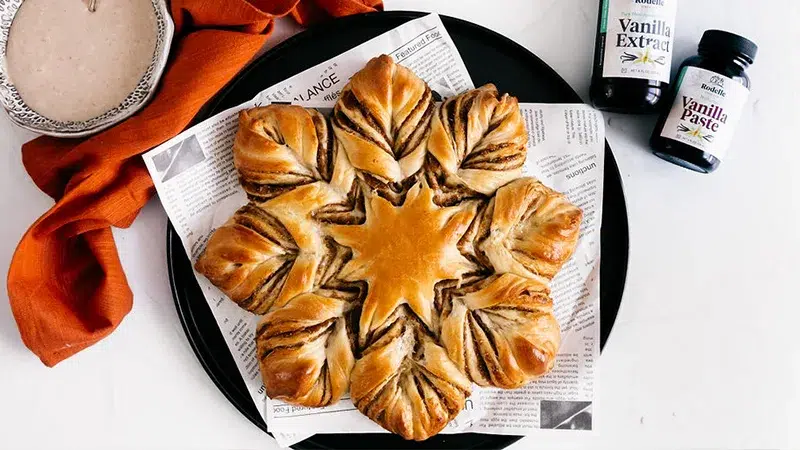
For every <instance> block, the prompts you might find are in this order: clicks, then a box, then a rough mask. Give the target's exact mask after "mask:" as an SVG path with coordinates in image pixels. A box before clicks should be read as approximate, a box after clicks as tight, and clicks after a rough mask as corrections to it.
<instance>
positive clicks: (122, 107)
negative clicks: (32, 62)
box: [0, 0, 175, 138]
mask: <svg viewBox="0 0 800 450" xmlns="http://www.w3.org/2000/svg"><path fill="white" fill-rule="evenodd" d="M24 2H25V0H0V102H2V104H3V108H4V109H5V111H6V113H7V115H8V117H9V119H10V120H11V121H12V122H13V123H15V124H16V125H17V126H20V127H22V128H25V129H27V130H30V131H34V132H37V133H41V134H44V135H48V136H54V137H64V138H78V137H85V136H89V135H92V134H95V133H98V132H100V131H103V130H105V129H108V128H110V127H112V126H114V125H117V124H118V123H120V122H122V121H123V120H125V119H127V118H129V117H131V116H132V115H134V114H136V113H137V112H139V111H140V110H141V109H142V108H143V107H144V106H145V105H146V104H147V103H148V102H149V101H150V99H151V98H152V97H153V95H154V94H155V92H156V89H157V88H158V84H159V81H160V80H161V76H162V75H163V73H164V70H165V69H166V66H167V61H168V59H169V52H170V47H171V45H172V37H173V35H174V34H175V25H174V23H173V22H172V17H171V16H170V14H169V8H168V6H167V1H166V0H150V2H151V4H152V6H153V10H154V12H155V16H156V30H157V32H158V37H157V38H156V46H155V50H154V51H153V59H152V61H151V62H150V65H149V66H148V68H147V70H146V71H145V73H144V75H143V76H142V78H141V79H140V80H139V83H138V84H137V85H136V87H135V88H134V90H133V92H131V93H130V94H128V96H127V97H126V98H125V99H124V100H123V101H122V103H120V104H119V105H118V106H116V107H114V108H112V109H111V110H109V111H106V112H105V113H103V114H101V115H99V116H96V117H93V118H91V119H88V120H84V121H70V122H62V121H56V120H53V119H50V118H47V117H45V116H43V115H41V114H39V113H38V112H36V111H34V110H33V109H31V108H30V107H29V106H28V105H27V104H25V101H24V100H23V99H22V97H20V95H19V92H17V90H16V87H15V86H14V84H13V83H12V82H11V80H10V79H9V76H8V70H7V69H8V68H7V65H6V49H7V44H8V37H9V32H10V29H11V24H12V22H13V20H14V16H15V15H16V13H17V11H18V10H19V8H20V6H21V5H22V4H23V3H24ZM142 92H144V95H142ZM21 115H24V117H21ZM32 120H34V121H35V122H39V123H41V122H44V124H45V125H44V126H42V125H38V124H36V123H33V122H32Z"/></svg>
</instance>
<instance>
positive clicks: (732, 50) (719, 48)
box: [699, 30, 758, 64]
mask: <svg viewBox="0 0 800 450" xmlns="http://www.w3.org/2000/svg"><path fill="white" fill-rule="evenodd" d="M699 49H700V51H708V52H715V53H723V54H732V55H734V56H739V57H742V58H744V59H745V60H747V61H748V62H749V63H750V64H752V63H753V61H755V59H756V54H758V45H756V44H755V42H753V41H751V40H750V39H746V38H744V37H742V36H739V35H738V34H733V33H729V32H727V31H722V30H708V31H706V32H705V33H703V38H702V39H700V45H699Z"/></svg>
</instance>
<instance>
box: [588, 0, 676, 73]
mask: <svg viewBox="0 0 800 450" xmlns="http://www.w3.org/2000/svg"><path fill="white" fill-rule="evenodd" d="M677 11H678V1H677V0H603V10H602V12H601V13H600V14H601V16H600V32H601V33H605V35H606V38H605V50H604V55H603V78H640V79H643V80H658V81H661V82H663V83H669V76H670V67H671V65H672V44H673V36H674V32H675V15H676V14H677Z"/></svg>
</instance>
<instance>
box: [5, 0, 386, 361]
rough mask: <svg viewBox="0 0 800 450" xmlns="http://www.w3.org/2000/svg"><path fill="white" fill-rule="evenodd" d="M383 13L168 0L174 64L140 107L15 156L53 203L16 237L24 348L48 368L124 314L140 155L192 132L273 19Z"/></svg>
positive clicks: (361, 8)
mask: <svg viewBox="0 0 800 450" xmlns="http://www.w3.org/2000/svg"><path fill="white" fill-rule="evenodd" d="M382 8H383V6H382V3H381V1H380V0H249V1H248V0H172V2H171V12H172V17H173V19H174V21H175V26H176V33H175V39H174V42H173V44H172V55H171V63H170V65H169V67H168V68H167V70H166V72H165V74H164V77H163V78H162V80H161V86H160V88H159V92H158V93H157V95H156V96H155V98H154V99H153V101H152V102H151V103H150V104H149V105H148V106H147V107H146V108H144V109H143V110H142V111H140V112H139V113H138V114H136V115H135V116H133V117H131V118H130V119H128V120H127V121H125V122H123V123H121V124H119V125H117V126H115V127H114V128H111V129H109V130H107V131H105V132H103V133H100V134H98V135H96V136H93V137H90V138H87V139H84V140H67V139H55V138H50V137H40V138H38V139H35V140H33V141H31V142H29V143H27V144H25V145H23V147H22V161H23V164H24V165H25V168H26V170H27V171H28V173H29V174H30V175H31V177H32V178H33V181H34V182H35V183H36V184H37V185H38V186H39V188H40V189H42V190H43V191H44V192H45V193H47V194H48V195H50V196H51V197H53V199H55V200H56V204H55V206H53V208H52V209H50V210H49V211H48V212H47V213H45V214H44V215H43V216H42V217H41V218H40V219H39V220H37V221H36V223H34V224H33V225H32V226H31V228H30V229H29V230H28V231H27V233H25V235H24V236H23V238H22V241H21V242H20V243H19V246H18V247H17V250H16V252H15V253H14V257H13V259H12V261H11V267H10V269H9V272H8V297H9V299H10V302H11V308H12V310H13V312H14V317H15V318H16V320H17V325H18V326H19V331H20V334H21V335H22V340H23V341H24V342H25V345H27V346H28V348H30V349H31V351H33V352H34V353H35V354H36V355H38V356H39V358H41V360H42V362H43V363H45V364H46V365H48V366H53V365H55V364H57V363H58V362H60V361H62V360H64V359H65V358H68V357H69V356H72V355H73V354H75V353H77V352H79V351H81V350H83V349H84V348H86V347H88V346H90V345H92V344H94V343H95V342H97V341H98V340H100V339H102V338H103V337H105V336H107V335H108V334H109V333H111V332H112V331H113V330H114V329H115V328H116V327H117V325H119V323H120V321H122V318H123V317H125V315H126V314H127V313H128V312H129V311H130V310H131V306H132V303H133V294H132V293H131V289H130V287H129V286H128V283H127V280H126V278H125V273H124V272H123V270H122V266H121V265H120V261H119V256H118V255H117V248H116V245H115V244H114V239H113V237H112V234H111V228H110V227H111V226H116V227H128V226H130V225H131V223H132V222H133V220H134V219H135V218H136V215H137V214H138V213H139V210H140V209H141V208H142V207H143V206H144V205H145V203H147V201H148V199H150V197H151V196H152V195H153V193H154V189H153V182H152V180H151V179H150V176H149V175H148V173H147V169H146V168H145V166H144V162H143V161H142V158H141V157H140V156H139V155H140V154H141V153H143V152H145V151H147V150H149V149H151V148H153V147H155V146H156V145H158V144H160V143H162V142H164V141H166V140H167V139H169V138H171V137H173V136H175V135H176V134H178V133H180V132H181V131H182V130H183V129H184V128H185V127H186V126H187V125H188V124H189V123H190V122H191V120H192V118H193V117H194V116H195V114H197V112H198V110H199V109H200V107H201V106H203V104H204V103H206V101H208V100H209V99H210V98H211V97H212V96H213V95H214V94H215V93H216V92H217V91H218V90H219V89H220V88H222V87H223V86H224V85H225V84H226V83H227V82H228V81H230V80H231V79H232V78H233V77H234V76H235V75H236V74H237V73H238V72H239V70H240V69H241V68H242V67H243V66H244V65H245V64H247V62H248V61H250V59H251V58H252V57H253V56H254V55H255V54H256V52H258V50H259V49H260V48H261V47H262V45H263V44H264V42H265V41H266V39H267V37H268V36H269V34H270V32H271V31H272V28H273V19H274V18H276V17H281V16H285V15H287V14H291V15H292V17H294V18H295V20H297V21H298V22H299V23H300V24H307V23H309V22H312V21H316V20H321V19H324V18H327V17H331V16H343V15H348V14H356V13H363V12H371V11H378V10H381V9H382ZM265 87H266V86H265Z"/></svg>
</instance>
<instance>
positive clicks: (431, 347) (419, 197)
mask: <svg viewBox="0 0 800 450" xmlns="http://www.w3.org/2000/svg"><path fill="white" fill-rule="evenodd" d="M526 144H527V134H526V131H525V127H524V122H523V119H522V115H521V113H520V110H519V105H518V103H517V100H516V99H514V98H513V97H510V96H508V95H503V96H501V95H499V93H498V92H497V89H496V88H495V87H494V86H492V85H487V86H484V87H482V88H479V89H475V90H472V91H469V92H466V93H464V94H462V95H459V96H457V97H453V98H450V99H448V100H446V101H445V102H444V103H442V104H440V105H436V104H434V102H433V97H432V93H431V91H430V88H428V86H427V85H426V84H425V83H424V82H423V81H422V80H420V79H419V78H417V77H416V76H415V75H414V74H413V73H412V72H411V71H410V70H408V69H406V68H404V67H402V66H399V65H397V64H395V63H394V62H393V61H392V59H391V58H389V57H387V56H382V57H378V58H375V59H373V60H372V61H370V62H369V63H368V64H367V65H366V67H365V68H364V69H363V70H362V71H360V72H359V73H357V74H356V75H354V76H353V78H352V79H351V81H350V83H348V85H347V86H346V87H345V88H344V90H343V91H342V94H341V96H340V99H339V101H338V103H337V105H336V108H335V109H334V112H333V114H332V117H331V118H330V122H329V121H328V119H326V118H325V117H323V116H322V115H321V114H319V113H318V112H317V111H314V110H309V109H304V108H300V107H297V106H286V105H272V106H268V107H264V108H254V109H251V110H247V111H243V112H242V113H241V114H240V117H239V131H238V133H237V136H236V140H235V143H234V150H233V151H234V163H235V165H236V168H237V170H238V171H239V176H240V180H241V183H242V185H243V187H244V189H245V192H246V193H247V195H248V198H249V199H250V203H249V204H248V205H246V206H244V207H243V208H241V209H240V210H239V211H237V212H236V214H235V215H234V216H233V217H232V218H231V219H230V220H229V221H228V222H227V223H226V224H225V225H223V226H222V227H220V228H219V229H218V230H217V231H216V232H215V233H214V234H213V235H212V237H211V238H210V240H209V242H208V245H207V248H206V249H205V251H204V253H203V254H202V255H201V256H200V258H199V259H198V261H197V263H196V265H195V267H196V269H197V270H198V271H199V272H200V273H202V274H203V275H205V276H206V277H208V279H209V280H210V281H211V282H212V283H214V285H216V286H217V287H219V288H220V289H221V290H222V291H223V292H224V293H225V294H226V295H228V296H229V297H230V298H231V299H232V300H233V301H235V302H236V303H238V304H239V305H240V306H241V307H243V308H245V309H247V310H249V311H252V312H254V313H256V314H260V315H263V319H262V320H261V322H260V324H259V326H258V330H257V333H256V335H257V337H256V340H257V351H258V355H257V356H258V358H259V361H260V364H261V372H262V375H263V379H264V386H265V387H266V392H267V395H269V396H270V397H271V398H279V399H282V400H285V401H288V402H291V403H295V404H299V405H304V406H324V405H329V404H332V403H334V402H336V401H337V400H339V399H340V398H341V397H342V396H343V395H344V394H345V393H346V392H347V391H348V389H349V391H350V397H351V399H352V401H353V403H354V404H355V406H356V407H357V408H358V409H359V410H360V411H361V412H362V413H364V414H365V415H367V416H368V417H370V418H371V419H372V420H374V421H375V422H377V423H379V424H380V425H382V426H383V427H384V428H386V429H387V430H389V431H392V432H394V433H397V434H399V435H400V436H402V437H404V438H406V439H415V440H424V439H427V438H428V437H430V436H432V435H434V434H436V433H438V432H439V431H441V430H442V429H443V428H444V427H445V426H446V425H447V423H448V422H449V421H451V420H452V419H453V418H454V417H455V416H456V415H457V414H458V413H459V412H460V411H461V410H462V409H463V407H464V403H465V399H466V398H467V397H468V396H469V395H470V391H471V384H472V382H474V383H476V384H478V385H481V386H497V387H501V388H515V387H519V386H522V385H524V384H525V383H527V382H529V381H531V380H533V379H535V378H537V377H540V376H542V375H544V374H546V373H547V372H548V371H549V370H550V369H552V367H553V364H554V362H555V358H556V354H557V352H558V348H559V345H560V330H559V326H558V322H557V320H556V318H555V316H554V315H553V301H552V299H551V298H550V289H549V283H550V280H551V279H552V278H553V277H554V276H555V275H556V273H558V271H559V270H560V269H561V267H562V266H563V265H564V264H565V263H566V261H567V260H568V259H569V258H570V256H571V255H572V253H573V252H574V250H575V247H576V245H577V241H578V237H579V234H580V224H581V220H582V213H581V211H580V209H579V208H577V207H575V206H574V205H572V204H571V203H569V201H568V200H567V199H566V197H565V196H563V195H561V194H559V193H557V192H555V191H553V190H552V189H550V188H548V187H546V186H544V185H543V184H542V183H540V182H539V181H536V180H534V179H531V178H518V177H519V175H520V173H521V170H522V166H523V164H524V162H525V157H526Z"/></svg>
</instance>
